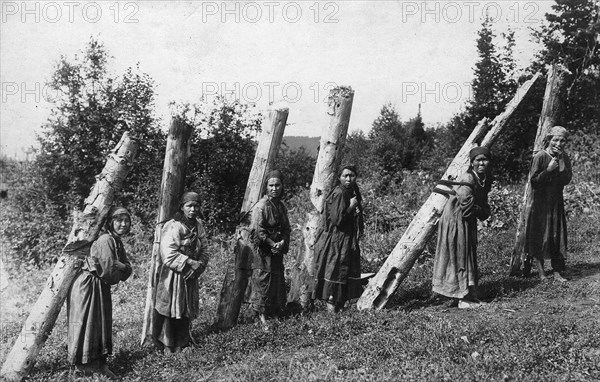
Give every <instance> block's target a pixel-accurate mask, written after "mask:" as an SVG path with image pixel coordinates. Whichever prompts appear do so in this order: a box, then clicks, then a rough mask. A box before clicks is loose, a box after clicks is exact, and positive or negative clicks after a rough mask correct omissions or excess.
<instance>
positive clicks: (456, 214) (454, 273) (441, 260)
mask: <svg viewBox="0 0 600 382" xmlns="http://www.w3.org/2000/svg"><path fill="white" fill-rule="evenodd" d="M478 279H479V272H478V269H477V221H476V220H475V217H472V218H471V219H464V218H463V215H462V211H461V209H460V205H459V202H458V199H457V198H450V200H449V201H448V203H446V207H445V208H444V212H443V213H442V217H441V218H440V221H439V229H438V241H437V248H436V251H435V259H434V261H433V280H432V284H433V288H432V289H433V291H434V292H436V293H439V294H441V295H444V296H446V297H453V298H464V297H465V296H466V295H468V294H469V287H473V286H477V284H478Z"/></svg>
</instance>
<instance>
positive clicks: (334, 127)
mask: <svg viewBox="0 0 600 382" xmlns="http://www.w3.org/2000/svg"><path fill="white" fill-rule="evenodd" d="M353 101H354V90H352V88H350V87H336V88H334V89H332V90H331V91H330V92H329V99H328V106H329V109H328V111H327V113H328V114H329V115H330V116H331V119H330V121H329V126H328V127H327V129H326V130H325V131H324V132H323V134H322V135H321V141H320V143H319V155H318V157H317V164H316V166H315V172H314V175H313V181H312V184H311V186H310V200H311V202H312V204H313V206H314V207H315V208H314V209H313V210H312V211H310V212H308V213H307V214H306V223H305V225H304V229H303V231H302V233H303V236H304V251H302V250H300V251H299V252H298V255H297V258H296V263H295V265H294V268H293V269H292V286H291V290H290V293H289V296H288V301H290V302H292V301H299V302H300V304H301V305H302V307H303V308H304V309H306V308H307V306H308V304H309V296H308V293H309V292H308V286H309V285H310V284H311V281H312V278H313V277H314V270H313V267H314V265H313V262H314V244H315V234H316V229H317V226H318V222H319V216H320V214H321V212H323V205H324V203H325V198H326V197H327V194H329V192H330V191H331V189H333V187H334V186H335V182H336V178H337V171H338V168H339V166H340V163H341V162H342V157H343V150H344V145H345V144H346V135H347V134H348V124H349V123H350V113H351V111H352V102H353Z"/></svg>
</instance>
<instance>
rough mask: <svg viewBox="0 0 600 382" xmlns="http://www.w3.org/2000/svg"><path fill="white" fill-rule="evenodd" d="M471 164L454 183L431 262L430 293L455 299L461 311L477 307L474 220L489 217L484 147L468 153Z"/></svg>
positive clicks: (488, 157)
mask: <svg viewBox="0 0 600 382" xmlns="http://www.w3.org/2000/svg"><path fill="white" fill-rule="evenodd" d="M469 158H470V161H471V164H470V166H469V169H468V170H467V172H465V173H464V174H463V175H462V176H461V177H460V178H459V180H458V181H457V182H453V183H454V187H453V190H454V194H453V195H450V198H449V200H448V202H447V203H446V206H445V208H444V211H443V212H442V216H441V217H440V221H439V224H438V242H437V248H436V253H435V259H434V262H433V281H432V284H433V291H434V292H436V293H439V294H441V295H443V296H446V297H451V298H456V299H459V301H458V307H459V308H461V309H465V308H474V307H477V306H479V305H480V304H481V301H479V299H478V298H477V294H476V288H477V285H478V281H479V280H478V279H479V271H478V268H477V219H479V220H485V219H487V218H488V217H489V216H490V206H489V204H488V200H487V195H488V193H489V191H490V189H491V183H492V182H491V176H490V160H491V155H490V151H489V149H488V148H487V147H475V148H473V149H471V151H470V152H469Z"/></svg>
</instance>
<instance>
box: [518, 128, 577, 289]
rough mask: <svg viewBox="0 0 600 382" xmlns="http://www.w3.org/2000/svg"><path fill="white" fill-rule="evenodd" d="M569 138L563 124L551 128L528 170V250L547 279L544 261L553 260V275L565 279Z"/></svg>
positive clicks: (526, 269) (569, 163)
mask: <svg viewBox="0 0 600 382" xmlns="http://www.w3.org/2000/svg"><path fill="white" fill-rule="evenodd" d="M567 138H568V133H567V129H565V128H564V127H562V126H554V127H553V128H552V129H550V131H549V133H548V135H547V137H546V139H545V145H544V147H545V148H544V150H540V151H539V152H538V153H537V154H535V155H534V157H533V161H532V164H531V172H530V173H529V180H530V182H531V188H532V205H531V210H530V213H529V217H528V220H527V231H526V246H525V251H526V252H527V253H528V255H529V256H530V257H533V259H535V262H536V265H537V268H538V272H539V276H540V278H541V279H542V280H543V279H545V278H546V272H545V271H544V260H550V263H551V266H552V269H553V270H554V278H555V279H556V280H559V281H566V279H565V278H564V277H562V275H561V274H560V272H564V271H565V258H566V256H567V218H566V216H565V204H564V200H563V188H564V186H565V185H567V184H569V183H570V182H571V178H572V176H573V172H572V171H571V161H570V160H569V156H568V155H567V154H566V153H565V152H564V148H565V145H566V143H567ZM529 267H530V265H529ZM527 271H528V267H527V264H526V268H525V272H526V273H527Z"/></svg>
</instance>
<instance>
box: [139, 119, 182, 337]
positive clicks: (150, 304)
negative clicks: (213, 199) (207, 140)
mask: <svg viewBox="0 0 600 382" xmlns="http://www.w3.org/2000/svg"><path fill="white" fill-rule="evenodd" d="M192 131H193V127H192V126H191V125H189V124H187V123H185V122H184V121H183V120H181V119H179V118H174V119H173V120H172V121H171V127H170V128H169V136H168V137H167V146H166V150H165V162H164V165H163V173H162V180H161V183H160V195H159V200H158V215H157V217H156V227H155V229H154V243H153V245H152V256H151V258H150V266H149V267H148V269H149V272H148V287H147V289H146V306H145V308H144V322H143V326H142V338H141V344H142V345H143V344H144V343H146V341H148V343H152V342H151V339H150V338H151V335H152V316H153V315H152V312H153V311H154V294H155V292H156V282H157V278H158V275H157V274H156V272H157V270H158V261H159V258H160V253H159V251H160V233H161V231H162V227H163V225H164V223H165V222H166V221H168V220H169V219H171V218H172V217H173V215H175V213H176V212H177V211H178V210H179V200H180V199H181V195H182V194H183V188H184V183H185V169H186V166H187V160H188V158H189V156H190V145H191V142H192V139H191V138H192Z"/></svg>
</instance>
